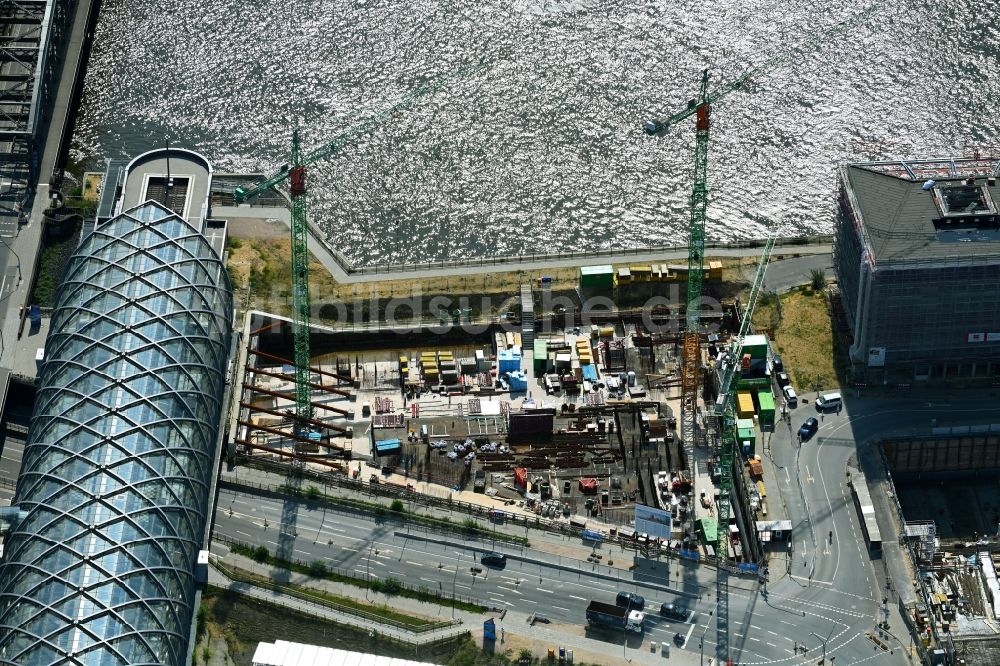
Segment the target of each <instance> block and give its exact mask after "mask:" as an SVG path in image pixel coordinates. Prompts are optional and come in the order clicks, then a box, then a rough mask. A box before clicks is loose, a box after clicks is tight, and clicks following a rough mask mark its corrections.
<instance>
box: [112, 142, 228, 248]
mask: <svg viewBox="0 0 1000 666" xmlns="http://www.w3.org/2000/svg"><path fill="white" fill-rule="evenodd" d="M212 173H213V171H212V165H211V164H210V163H209V161H208V160H206V159H205V158H204V157H202V156H201V155H199V154H198V153H196V152H194V151H191V150H185V149H183V148H169V149H167V148H161V149H158V150H151V151H149V152H147V153H143V154H142V155H139V156H138V157H136V158H135V159H133V160H132V161H131V162H129V164H128V166H127V167H126V170H125V174H124V183H123V184H122V194H121V198H120V199H119V200H118V207H117V209H116V213H121V212H123V211H126V210H131V209H132V208H135V207H136V206H138V205H140V204H143V203H145V202H147V201H151V200H152V201H156V202H157V203H159V204H161V205H162V206H164V207H166V208H167V209H169V210H171V211H172V212H174V213H177V214H178V215H180V216H181V217H182V218H183V219H185V220H187V221H188V222H190V223H191V225H192V226H193V227H194V228H195V229H196V230H198V231H202V230H203V227H204V222H205V218H206V217H207V216H208V208H209V192H210V191H211V187H212ZM168 175H169V181H171V185H172V186H171V187H170V188H169V189H168V188H167V187H166V183H167V182H168V178H167V176H168Z"/></svg>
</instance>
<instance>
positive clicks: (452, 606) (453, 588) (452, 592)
mask: <svg viewBox="0 0 1000 666" xmlns="http://www.w3.org/2000/svg"><path fill="white" fill-rule="evenodd" d="M460 558H461V556H460ZM459 561H460V559H457V560H455V576H454V578H452V579H451V619H453V620H454V619H455V586H456V585H457V584H458V564H459Z"/></svg>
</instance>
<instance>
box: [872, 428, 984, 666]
mask: <svg viewBox="0 0 1000 666" xmlns="http://www.w3.org/2000/svg"><path fill="white" fill-rule="evenodd" d="M930 430H931V432H929V433H928V434H927V435H925V436H923V437H911V438H892V439H887V440H885V441H883V442H882V443H881V450H882V454H883V456H884V464H885V465H886V466H887V468H888V470H889V472H890V475H889V479H890V483H891V486H890V490H889V494H890V496H894V497H895V498H896V499H897V501H898V503H897V510H898V511H899V516H900V518H901V521H902V523H903V530H902V531H903V538H904V543H905V545H906V547H907V549H908V550H909V555H910V558H911V560H912V562H914V563H915V566H916V572H915V573H914V584H915V586H916V591H917V594H918V599H919V601H918V602H917V603H916V604H914V605H913V606H912V607H911V608H908V609H907V611H906V613H905V617H906V618H907V621H908V622H909V623H910V624H911V628H912V629H913V632H914V634H915V635H917V636H920V637H921V638H922V640H923V642H924V643H925V645H930V644H934V645H937V646H939V648H940V649H941V650H943V651H946V652H947V653H948V654H949V655H952V656H954V658H955V663H969V664H980V663H983V664H984V663H997V661H1000V638H998V634H1000V579H998V571H1000V492H998V490H997V480H998V479H1000V435H998V434H997V433H998V432H1000V424H991V423H980V424H974V425H969V424H965V425H951V424H945V423H935V424H934V425H933V426H932V428H931V429H930ZM962 660H964V661H962Z"/></svg>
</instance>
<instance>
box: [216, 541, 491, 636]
mask: <svg viewBox="0 0 1000 666" xmlns="http://www.w3.org/2000/svg"><path fill="white" fill-rule="evenodd" d="M212 541H215V542H218V543H221V544H225V545H226V546H252V544H248V543H247V542H245V541H240V540H239V539H236V538H233V537H231V536H228V535H225V534H213V535H212ZM285 562H286V563H287V564H291V565H293V566H296V567H304V568H308V567H309V563H307V562H303V561H302V560H285ZM216 564H218V562H216ZM324 564H325V563H324ZM262 566H263V565H262ZM273 566H274V568H283V567H281V566H279V565H277V564H276V565H273ZM325 571H326V573H327V574H330V575H332V576H335V577H338V578H340V579H342V581H343V582H345V584H347V585H351V584H354V585H357V586H358V587H361V588H368V587H369V584H370V583H371V580H372V579H379V578H378V576H372V575H371V574H368V575H367V578H361V577H359V576H358V575H357V574H356V573H355V572H354V571H348V570H346V569H340V568H339V567H331V566H329V565H326V568H325ZM227 575H228V574H227ZM386 578H392V576H387V577H386ZM237 582H244V581H237ZM332 582H337V581H332ZM248 584H253V585H256V584H257V583H256V582H253V583H248ZM399 584H400V588H401V589H405V590H407V591H409V592H411V593H415V594H417V595H426V597H427V598H428V599H433V601H434V603H437V604H448V602H450V601H452V600H454V601H458V602H461V603H463V604H469V605H472V606H482V607H483V608H493V605H492V604H491V603H490V602H489V601H484V600H482V599H477V598H475V597H467V596H464V595H461V594H449V595H443V594H437V593H436V592H434V591H432V590H430V589H429V588H426V587H414V586H413V585H407V584H406V582H404V581H399ZM274 585H279V586H280V583H274ZM375 591H376V592H377V590H375ZM383 594H386V596H390V595H389V593H386V592H383ZM308 600H309V601H314V599H313V598H312V597H310V598H309V599H308ZM317 603H318V602H317ZM329 603H331V604H333V603H334V602H329ZM320 605H322V604H320ZM331 608H332V607H331ZM345 612H347V611H345ZM349 612H351V613H353V610H351V611H349ZM382 621H383V619H382V618H381V617H380V619H379V622H382ZM433 629H440V627H432V628H430V629H425V630H423V631H432V630H433ZM407 631H412V632H414V633H418V632H416V630H414V629H412V628H410V627H407Z"/></svg>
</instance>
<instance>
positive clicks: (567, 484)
mask: <svg viewBox="0 0 1000 666" xmlns="http://www.w3.org/2000/svg"><path fill="white" fill-rule="evenodd" d="M572 490H573V482H572V481H569V480H566V481H563V495H569V494H570V492H572Z"/></svg>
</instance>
